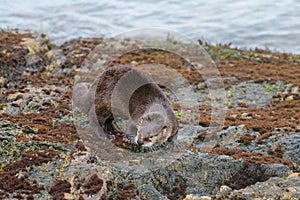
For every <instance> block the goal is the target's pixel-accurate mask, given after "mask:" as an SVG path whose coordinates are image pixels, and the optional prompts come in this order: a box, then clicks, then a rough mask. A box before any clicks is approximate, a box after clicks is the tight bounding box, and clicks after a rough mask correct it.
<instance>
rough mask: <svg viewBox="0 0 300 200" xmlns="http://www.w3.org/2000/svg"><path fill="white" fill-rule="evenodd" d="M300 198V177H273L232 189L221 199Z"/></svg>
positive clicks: (290, 199) (288, 199) (289, 199)
mask: <svg viewBox="0 0 300 200" xmlns="http://www.w3.org/2000/svg"><path fill="white" fill-rule="evenodd" d="M255 198H257V199H286V200H292V199H295V200H296V199H300V178H299V177H292V178H280V177H272V178H270V179H269V180H267V181H266V182H258V183H256V184H254V185H252V186H248V187H246V188H244V189H241V190H234V191H231V192H230V193H229V194H225V195H222V196H221V198H219V199H255Z"/></svg>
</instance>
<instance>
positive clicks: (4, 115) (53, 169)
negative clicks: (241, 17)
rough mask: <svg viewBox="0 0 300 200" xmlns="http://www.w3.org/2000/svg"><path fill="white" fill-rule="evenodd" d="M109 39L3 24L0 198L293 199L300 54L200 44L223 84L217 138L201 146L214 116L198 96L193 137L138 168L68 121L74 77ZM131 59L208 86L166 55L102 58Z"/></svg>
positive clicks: (297, 186) (299, 170)
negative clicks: (99, 149)
mask: <svg viewBox="0 0 300 200" xmlns="http://www.w3.org/2000/svg"><path fill="white" fill-rule="evenodd" d="M112 42H115V39H113V38H112V39H108V38H107V39H105V38H79V39H76V40H71V41H66V42H65V43H64V44H62V45H55V44H53V43H52V42H51V40H50V38H49V37H48V36H47V35H44V34H36V33H31V32H25V31H18V30H10V31H4V30H2V31H0V86H1V91H0V199H186V200H192V199H295V200H296V199H300V156H299V155H300V90H299V87H300V82H299V80H300V55H295V54H291V53H279V52H271V51H269V50H261V49H255V50H245V49H237V48H232V47H230V45H209V44H206V43H202V42H201V41H199V42H200V43H202V45H203V47H204V49H205V50H206V51H207V52H208V53H209V55H210V56H211V57H212V59H213V60H214V61H215V63H216V65H217V67H218V70H219V71H220V74H221V76H222V78H223V81H224V84H225V89H226V96H227V102H225V103H226V106H227V107H228V110H227V111H226V116H225V122H224V127H223V129H222V130H219V131H218V132H216V133H214V134H215V135H214V138H215V140H216V141H217V143H216V144H215V145H214V146H213V147H212V148H205V146H203V139H204V138H205V137H206V136H207V135H208V129H207V127H208V126H209V125H210V119H211V118H213V117H214V116H213V114H212V112H211V110H212V107H211V106H210V105H208V104H207V103H205V101H204V100H203V104H201V105H200V106H199V116H200V117H199V123H198V124H197V125H196V126H194V127H192V128H195V129H197V133H198V134H197V135H195V136H193V138H192V140H193V142H192V144H191V145H189V146H188V147H187V148H186V149H184V151H183V152H184V153H183V154H182V155H181V156H180V157H178V158H176V159H174V160H173V161H172V162H170V163H169V164H168V165H167V166H164V167H162V168H156V169H150V170H144V171H141V170H136V169H135V168H130V167H128V168H124V166H115V165H111V164H110V163H109V162H104V161H103V160H102V159H100V158H99V157H98V156H97V155H95V154H93V152H91V151H90V149H89V148H88V147H87V146H86V145H85V142H84V141H83V140H82V138H81V137H80V135H79V134H78V132H77V130H76V127H75V125H74V121H75V118H74V116H73V113H72V108H71V100H72V88H73V85H74V78H75V76H76V75H77V73H78V71H79V70H80V69H81V68H82V65H83V64H84V60H85V59H86V57H87V56H88V54H89V53H90V52H91V51H92V50H93V49H94V48H95V47H96V46H97V45H99V44H101V45H102V46H105V47H109V46H110V44H111V43H112ZM137 43H138V42H137ZM130 44H131V43H130ZM120 45H124V44H123V43H122V44H120ZM125 45H126V44H125ZM127 45H128V44H127ZM135 45H137V44H136V43H135ZM161 55H163V56H161ZM109 56H110V55H101V58H98V60H105V59H107V57H109ZM133 63H134V64H135V65H139V64H142V63H160V64H164V65H172V66H173V67H174V69H177V70H181V73H182V74H183V75H184V77H185V78H186V79H187V80H188V81H189V83H190V84H192V85H193V86H194V87H195V90H196V91H197V92H199V93H201V92H204V91H205V89H206V88H205V85H203V84H202V83H201V77H197V76H195V74H193V73H191V72H188V71H187V70H182V66H183V65H184V64H185V61H184V60H183V59H182V58H181V57H174V56H173V55H172V54H169V53H166V52H159V53H157V52H149V51H138V52H134V53H128V54H125V55H122V56H121V57H119V58H118V59H117V60H114V62H112V63H110V64H109V65H110V66H112V65H115V64H133ZM191 71H193V68H192V69H191ZM174 107H176V105H174ZM180 124H181V127H186V128H187V130H188V129H189V128H191V127H188V126H187V125H186V124H185V123H184V122H183V121H180ZM185 130H186V129H185Z"/></svg>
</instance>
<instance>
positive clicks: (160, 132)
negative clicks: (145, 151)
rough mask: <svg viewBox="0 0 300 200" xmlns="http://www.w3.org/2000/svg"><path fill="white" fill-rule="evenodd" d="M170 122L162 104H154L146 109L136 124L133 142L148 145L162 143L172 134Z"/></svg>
mask: <svg viewBox="0 0 300 200" xmlns="http://www.w3.org/2000/svg"><path fill="white" fill-rule="evenodd" d="M172 131H173V128H172V123H171V122H170V121H169V119H168V116H167V114H166V112H165V110H164V108H163V106H161V105H159V106H155V107H152V108H151V109H149V110H147V112H145V113H144V115H143V116H142V117H141V119H140V121H139V123H138V124H137V135H136V136H135V143H137V144H139V145H142V146H145V147H150V146H152V145H156V144H158V145H159V144H162V143H164V142H166V141H167V140H168V138H170V136H171V135H172Z"/></svg>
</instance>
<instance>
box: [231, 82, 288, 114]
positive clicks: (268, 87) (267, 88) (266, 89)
mask: <svg viewBox="0 0 300 200" xmlns="http://www.w3.org/2000/svg"><path fill="white" fill-rule="evenodd" d="M284 89H285V87H284V84H283V82H281V81H278V82H276V83H270V82H267V81H264V82H258V81H245V82H242V83H239V84H238V85H233V86H232V87H231V88H230V89H229V90H228V91H227V96H228V102H229V103H230V105H233V106H238V104H239V103H245V105H248V106H252V107H265V106H266V105H268V104H269V103H270V102H271V101H272V99H273V96H274V95H275V94H277V93H279V92H283V91H284ZM245 115H246V114H245Z"/></svg>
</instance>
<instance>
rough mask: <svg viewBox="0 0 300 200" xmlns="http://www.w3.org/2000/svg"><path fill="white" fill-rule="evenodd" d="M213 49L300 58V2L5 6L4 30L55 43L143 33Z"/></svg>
mask: <svg viewBox="0 0 300 200" xmlns="http://www.w3.org/2000/svg"><path fill="white" fill-rule="evenodd" d="M149 26H150V27H161V28H167V29H171V30H175V31H178V32H180V33H182V34H185V35H186V36H188V37H191V38H192V39H195V40H197V39H202V40H205V41H208V42H210V43H230V42H231V43H232V45H233V46H239V47H245V48H254V47H261V48H269V49H272V50H278V51H287V52H294V53H300V0H286V1H279V0H275V1H274V0H265V1H252V0H243V1H235V0H213V1H207V0H185V1H180V0H162V1H158V0H143V1H138V0H101V1H99V0H72V1H71V0H59V1H40V0H26V1H24V0H1V3H0V28H2V29H14V28H18V29H30V30H33V31H36V32H40V33H46V34H48V35H49V36H50V38H52V40H53V41H54V42H56V43H58V44H59V43H62V42H64V41H66V40H69V39H72V38H78V37H101V36H105V37H111V36H114V35H117V34H119V33H121V32H124V31H130V30H132V29H136V28H143V27H149Z"/></svg>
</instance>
